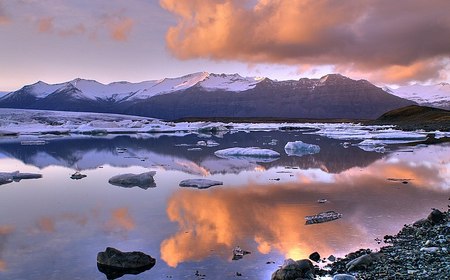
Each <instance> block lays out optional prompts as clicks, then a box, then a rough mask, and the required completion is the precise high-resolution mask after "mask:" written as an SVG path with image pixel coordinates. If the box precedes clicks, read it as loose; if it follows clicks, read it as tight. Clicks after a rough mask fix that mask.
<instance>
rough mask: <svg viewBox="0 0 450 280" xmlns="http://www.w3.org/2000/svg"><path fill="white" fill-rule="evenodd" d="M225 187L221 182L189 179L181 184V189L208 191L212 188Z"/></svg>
mask: <svg viewBox="0 0 450 280" xmlns="http://www.w3.org/2000/svg"><path fill="white" fill-rule="evenodd" d="M218 185H223V182H221V181H214V180H209V179H187V180H183V181H181V182H180V187H188V188H197V189H207V188H210V187H212V186H218Z"/></svg>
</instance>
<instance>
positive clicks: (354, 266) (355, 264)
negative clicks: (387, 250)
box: [345, 253, 383, 271]
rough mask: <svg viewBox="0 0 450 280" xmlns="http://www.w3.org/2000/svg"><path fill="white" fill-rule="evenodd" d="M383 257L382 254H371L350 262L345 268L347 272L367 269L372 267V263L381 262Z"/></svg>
mask: <svg viewBox="0 0 450 280" xmlns="http://www.w3.org/2000/svg"><path fill="white" fill-rule="evenodd" d="M382 256H383V254H382V253H370V254H365V255H362V256H360V257H358V258H356V259H354V260H351V261H349V262H348V263H347V264H346V265H345V268H346V269H347V271H353V270H360V269H367V267H368V266H370V265H372V263H373V262H374V261H376V260H379V259H380V258H381V257H382Z"/></svg>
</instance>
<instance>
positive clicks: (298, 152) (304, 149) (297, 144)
mask: <svg viewBox="0 0 450 280" xmlns="http://www.w3.org/2000/svg"><path fill="white" fill-rule="evenodd" d="M284 151H285V152H286V154H287V155H289V156H299V157H301V156H304V155H312V154H317V153H318V152H320V147H319V146H317V145H314V144H307V143H304V142H302V141H294V142H287V144H286V146H284Z"/></svg>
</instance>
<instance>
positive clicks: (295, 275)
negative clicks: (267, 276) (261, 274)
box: [271, 259, 314, 280]
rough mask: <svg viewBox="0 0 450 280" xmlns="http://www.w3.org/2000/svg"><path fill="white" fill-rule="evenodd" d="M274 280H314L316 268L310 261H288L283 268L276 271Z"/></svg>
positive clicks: (273, 276) (273, 275)
mask: <svg viewBox="0 0 450 280" xmlns="http://www.w3.org/2000/svg"><path fill="white" fill-rule="evenodd" d="M271 279H272V280H298V279H314V266H313V264H312V262H311V261H310V260H306V259H304V260H298V261H294V260H292V259H287V260H285V261H284V264H283V266H282V267H281V268H280V269H278V270H277V271H275V272H274V273H273V274H272V277H271Z"/></svg>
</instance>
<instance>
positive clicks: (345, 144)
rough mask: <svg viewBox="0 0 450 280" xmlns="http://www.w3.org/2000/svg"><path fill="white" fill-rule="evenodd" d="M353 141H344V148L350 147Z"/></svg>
mask: <svg viewBox="0 0 450 280" xmlns="http://www.w3.org/2000/svg"><path fill="white" fill-rule="evenodd" d="M350 145H351V143H350V142H344V143H342V147H344V149H347V148H348V147H350Z"/></svg>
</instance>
